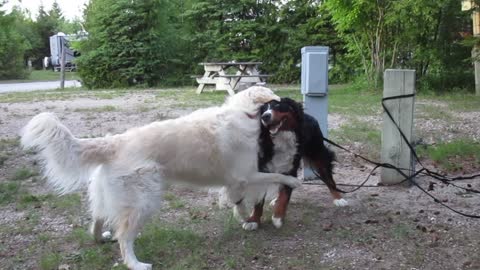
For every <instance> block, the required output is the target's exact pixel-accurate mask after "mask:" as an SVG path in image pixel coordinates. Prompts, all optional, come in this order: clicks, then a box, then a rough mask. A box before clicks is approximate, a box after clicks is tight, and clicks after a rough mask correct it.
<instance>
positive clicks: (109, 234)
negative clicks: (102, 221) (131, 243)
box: [102, 231, 112, 241]
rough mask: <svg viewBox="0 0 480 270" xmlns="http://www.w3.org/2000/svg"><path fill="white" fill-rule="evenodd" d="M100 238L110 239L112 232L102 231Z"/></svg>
mask: <svg viewBox="0 0 480 270" xmlns="http://www.w3.org/2000/svg"><path fill="white" fill-rule="evenodd" d="M102 239H103V240H105V241H109V240H112V233H111V232H110V231H104V232H103V233H102Z"/></svg>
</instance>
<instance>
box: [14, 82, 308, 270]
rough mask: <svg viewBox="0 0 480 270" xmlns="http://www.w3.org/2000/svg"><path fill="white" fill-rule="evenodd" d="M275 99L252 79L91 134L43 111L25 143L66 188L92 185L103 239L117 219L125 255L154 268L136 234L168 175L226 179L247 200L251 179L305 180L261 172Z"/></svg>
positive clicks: (232, 192)
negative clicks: (201, 104)
mask: <svg viewBox="0 0 480 270" xmlns="http://www.w3.org/2000/svg"><path fill="white" fill-rule="evenodd" d="M271 100H280V98H279V97H278V96H277V95H275V94H274V93H273V92H272V91H271V90H270V89H268V88H265V87H258V86H256V87H251V88H249V89H247V90H245V91H242V92H240V93H238V94H236V95H234V96H232V97H230V98H229V99H228V100H227V101H226V102H225V104H224V105H223V106H221V107H212V108H207V109H201V110H198V111H195V112H193V113H191V114H189V115H187V116H184V117H180V118H177V119H172V120H166V121H161V122H154V123H151V124H149V125H146V126H143V127H137V128H132V129H130V130H128V131H126V132H125V133H123V134H118V135H111V136H106V137H100V138H92V139H80V138H76V137H74V136H73V135H72V133H71V132H70V131H69V130H68V129H67V127H65V126H64V125H63V124H61V123H60V122H59V120H58V119H57V117H56V116H55V115H53V114H51V113H41V114H39V115H37V116H35V117H34V118H33V119H32V120H30V122H29V123H28V124H27V125H26V126H25V127H24V129H23V130H22V134H21V135H22V138H21V143H22V145H23V146H24V147H25V148H37V149H38V150H39V155H40V157H41V160H42V164H43V169H44V170H43V171H44V174H45V176H46V177H47V179H48V181H49V183H51V184H52V185H53V186H54V187H55V188H56V190H57V191H58V192H59V193H61V194H65V193H69V192H73V191H76V190H78V189H79V188H81V187H82V186H88V196H89V202H90V210H91V214H92V217H93V220H94V222H93V224H92V232H93V233H94V237H95V239H96V240H101V237H102V228H103V225H104V224H105V225H108V226H110V227H111V228H113V229H114V233H115V235H114V237H115V238H116V239H118V241H119V244H120V251H121V254H122V258H123V261H124V263H125V264H126V265H127V266H128V267H129V268H130V269H134V270H140V269H151V267H152V266H151V264H146V263H141V262H139V261H138V260H137V258H136V256H135V253H134V248H133V242H134V240H135V237H136V236H137V234H138V232H139V230H140V229H141V228H142V226H143V224H144V223H145V222H146V220H147V219H148V217H150V216H151V215H152V213H153V212H154V211H155V210H157V209H158V208H159V203H160V195H161V193H162V186H163V182H164V181H181V182H186V183H192V184H196V185H200V186H225V187H226V188H227V191H228V196H229V198H230V199H232V200H233V201H239V200H241V199H242V198H243V195H244V190H245V188H246V186H249V185H250V184H259V183H261V184H266V183H279V184H285V185H289V186H292V187H297V186H299V185H300V184H301V183H300V181H299V180H298V179H296V178H294V177H289V176H284V175H281V174H273V173H259V172H258V167H257V153H258V141H257V140H258V137H259V132H260V125H259V116H258V111H259V108H260V106H261V105H262V104H264V103H265V102H268V101H271Z"/></svg>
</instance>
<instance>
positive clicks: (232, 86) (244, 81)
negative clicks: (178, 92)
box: [196, 62, 270, 95]
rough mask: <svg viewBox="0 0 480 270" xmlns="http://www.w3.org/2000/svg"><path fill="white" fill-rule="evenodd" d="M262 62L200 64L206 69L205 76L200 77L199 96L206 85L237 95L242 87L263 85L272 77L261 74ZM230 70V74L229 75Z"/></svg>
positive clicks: (198, 79) (198, 78)
mask: <svg viewBox="0 0 480 270" xmlns="http://www.w3.org/2000/svg"><path fill="white" fill-rule="evenodd" d="M261 64H262V62H205V63H199V65H202V66H203V67H204V70H205V73H204V74H203V76H198V77H197V78H196V79H197V83H198V88H197V94H200V93H202V92H203V90H204V88H205V86H206V85H215V90H221V91H225V90H226V91H228V93H229V94H230V95H234V94H235V90H238V89H239V87H240V85H244V86H250V85H253V84H258V83H263V82H264V81H265V78H267V77H269V76H270V75H266V74H260V73H259V71H258V66H259V65H261ZM228 69H230V71H231V72H230V73H228Z"/></svg>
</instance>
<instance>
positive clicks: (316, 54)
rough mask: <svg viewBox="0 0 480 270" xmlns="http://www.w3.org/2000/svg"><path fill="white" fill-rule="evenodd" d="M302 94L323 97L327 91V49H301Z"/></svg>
mask: <svg viewBox="0 0 480 270" xmlns="http://www.w3.org/2000/svg"><path fill="white" fill-rule="evenodd" d="M301 79H302V94H304V95H319V96H323V95H326V94H327V91H328V47H304V48H302V78H301Z"/></svg>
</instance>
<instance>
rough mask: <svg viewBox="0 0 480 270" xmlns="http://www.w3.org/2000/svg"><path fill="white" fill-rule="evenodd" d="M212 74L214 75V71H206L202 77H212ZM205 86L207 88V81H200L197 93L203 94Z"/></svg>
mask: <svg viewBox="0 0 480 270" xmlns="http://www.w3.org/2000/svg"><path fill="white" fill-rule="evenodd" d="M211 75H213V72H211V71H205V73H203V77H202V78H210V76H211ZM204 88H205V83H199V84H198V87H197V94H201V93H202V92H203V89H204Z"/></svg>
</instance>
